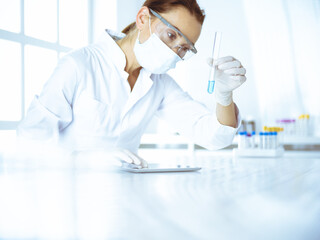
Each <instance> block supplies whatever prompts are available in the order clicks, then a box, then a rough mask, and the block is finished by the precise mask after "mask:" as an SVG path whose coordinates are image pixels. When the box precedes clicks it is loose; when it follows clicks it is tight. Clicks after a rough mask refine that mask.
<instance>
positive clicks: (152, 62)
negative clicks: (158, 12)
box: [133, 19, 181, 74]
mask: <svg viewBox="0 0 320 240" xmlns="http://www.w3.org/2000/svg"><path fill="white" fill-rule="evenodd" d="M149 29H150V34H151V28H150V19H149ZM139 36H140V31H139V33H138V37H137V40H136V43H135V45H134V48H133V51H134V53H135V55H136V58H137V61H138V63H139V64H140V66H141V67H143V68H144V69H146V70H147V71H148V72H150V73H155V74H161V73H166V72H167V71H168V70H170V69H172V68H175V67H176V64H177V62H179V61H180V60H181V58H180V57H179V56H178V55H177V54H176V53H175V52H174V51H172V50H171V49H170V48H169V47H168V46H167V45H166V44H165V43H164V42H162V41H161V39H160V38H159V37H158V36H157V35H156V34H154V33H153V34H151V36H150V37H149V38H148V40H147V41H145V42H144V43H140V41H139Z"/></svg>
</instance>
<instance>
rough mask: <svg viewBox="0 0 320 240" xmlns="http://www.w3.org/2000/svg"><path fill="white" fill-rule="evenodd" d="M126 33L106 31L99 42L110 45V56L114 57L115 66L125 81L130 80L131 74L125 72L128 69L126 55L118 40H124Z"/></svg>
mask: <svg viewBox="0 0 320 240" xmlns="http://www.w3.org/2000/svg"><path fill="white" fill-rule="evenodd" d="M125 36H126V35H125V34H124V33H118V32H115V31H112V30H109V29H106V30H105V31H104V32H103V34H102V35H101V36H100V38H99V39H98V42H104V43H105V42H107V43H108V55H109V54H110V56H112V61H113V62H114V66H115V67H116V68H117V69H118V71H119V73H120V74H121V76H122V77H123V78H124V79H128V76H129V74H128V73H127V72H126V71H125V70H124V68H125V67H126V63H127V60H126V55H125V54H124V52H123V51H122V49H121V48H120V47H119V46H118V44H117V43H116V41H117V40H120V39H121V38H124V37H125Z"/></svg>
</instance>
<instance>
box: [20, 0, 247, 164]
mask: <svg viewBox="0 0 320 240" xmlns="http://www.w3.org/2000/svg"><path fill="white" fill-rule="evenodd" d="M204 17H205V16H204V12H203V11H202V10H201V9H200V8H199V6H198V4H197V2H196V0H183V1H182V0H179V1H178V0H168V1H157V0H147V1H146V2H145V3H144V5H143V7H142V8H141V9H140V10H139V12H138V13H137V16H136V21H135V22H134V23H132V24H131V25H129V26H128V27H127V28H125V29H124V30H123V33H115V32H112V31H108V30H106V31H105V33H104V35H103V36H102V37H101V39H100V40H99V41H98V42H96V43H95V44H92V45H89V46H87V47H84V48H81V49H79V50H76V51H73V52H71V53H69V54H67V55H66V56H65V57H63V58H62V59H61V60H60V62H59V64H58V66H57V67H56V69H55V71H54V72H53V74H52V76H51V78H50V79H49V80H48V81H47V83H46V84H45V86H44V88H43V90H42V92H41V94H40V95H39V96H35V98H34V100H33V101H32V103H31V105H30V107H29V110H28V113H27V115H26V117H25V119H24V120H23V121H22V122H21V123H20V125H19V126H18V131H17V132H18V136H21V137H23V138H27V139H38V140H41V141H43V140H50V141H52V140H54V141H57V142H59V143H61V145H62V146H64V147H68V148H71V149H72V150H83V149H105V150H110V151H111V152H112V151H113V152H117V153H118V156H120V158H121V160H124V161H127V162H129V163H132V164H135V165H138V166H139V167H146V166H147V163H146V161H144V160H143V159H141V158H140V157H138V156H137V155H136V154H135V153H136V152H137V150H138V147H139V144H140V138H141V136H142V134H143V132H144V130H145V128H146V126H147V125H148V123H149V121H150V120H151V119H152V117H153V116H154V115H156V116H158V117H159V118H160V119H164V120H165V121H167V122H168V123H169V124H170V125H171V126H172V127H174V129H176V131H177V132H179V133H181V134H182V135H185V136H187V137H189V138H190V139H192V140H193V141H194V142H195V143H197V144H199V145H201V146H203V147H205V148H208V149H219V148H223V147H226V146H228V145H229V144H231V142H232V140H233V138H234V135H235V134H236V131H237V128H238V127H239V122H240V119H239V114H238V109H237V107H236V105H235V104H234V103H233V100H232V91H233V90H234V89H236V88H237V87H239V86H240V85H241V84H242V83H243V82H244V81H245V80H246V77H245V69H244V68H243V67H242V65H241V63H240V62H239V61H238V60H236V59H235V58H233V57H223V58H220V59H217V60H216V61H214V62H213V61H212V59H211V60H210V61H209V64H210V65H211V66H213V67H215V68H216V69H217V73H216V86H215V97H216V101H217V107H216V113H212V112H210V111H209V110H208V109H207V108H206V107H205V106H204V105H203V104H201V103H199V102H196V101H194V100H193V99H192V98H191V97H190V96H189V95H188V94H187V93H185V92H183V91H182V89H181V88H180V87H179V86H178V85H177V83H176V82H175V81H174V80H173V79H172V78H171V77H170V76H169V75H167V74H166V72H167V71H168V70H169V69H172V68H174V67H175V66H176V63H177V62H178V61H181V60H186V59H187V58H189V57H191V56H192V55H194V54H195V53H196V52H197V50H196V48H195V46H194V44H195V42H196V41H197V39H198V38H199V35H200V32H201V27H202V24H203V21H204ZM199 91H204V90H203V89H199ZM114 149H118V150H117V151H114ZM119 149H122V150H119ZM119 153H121V154H120V155H119Z"/></svg>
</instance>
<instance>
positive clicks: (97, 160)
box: [71, 148, 148, 168]
mask: <svg viewBox="0 0 320 240" xmlns="http://www.w3.org/2000/svg"><path fill="white" fill-rule="evenodd" d="M71 156H72V158H73V159H75V160H76V163H77V164H80V166H81V164H82V165H84V166H91V167H92V166H96V167H99V168H103V167H106V168H108V167H113V166H114V165H118V164H117V163H121V164H122V166H125V167H131V168H147V167H148V163H147V161H146V160H144V159H142V158H141V157H139V156H138V155H136V154H134V153H133V152H131V151H129V150H127V149H122V148H118V149H90V150H89V149H87V150H82V151H74V152H73V153H72V154H71Z"/></svg>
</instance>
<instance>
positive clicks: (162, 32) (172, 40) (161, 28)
mask: <svg viewBox="0 0 320 240" xmlns="http://www.w3.org/2000/svg"><path fill="white" fill-rule="evenodd" d="M149 10H150V11H151V13H152V14H153V15H154V16H155V17H157V18H159V19H160V21H161V23H160V24H157V25H156V26H155V30H156V34H157V35H158V37H159V38H160V39H161V40H162V42H164V43H165V44H166V45H167V46H168V47H169V48H171V49H172V50H173V51H175V52H176V53H177V54H178V55H179V57H180V58H181V59H182V60H186V59H189V58H190V57H192V56H193V55H195V54H196V53H197V49H196V48H195V46H194V44H193V43H192V42H191V41H190V40H189V39H188V38H187V37H186V36H185V35H184V34H183V33H182V32H180V31H179V30H178V29H177V28H176V27H174V26H173V25H171V24H170V23H169V22H168V21H167V20H165V19H164V18H163V17H162V16H160V15H159V14H158V13H157V12H155V11H153V10H152V9H150V8H149ZM182 38H184V39H185V41H186V43H183V44H182V45H181V44H180V43H181V42H182V41H183V40H182Z"/></svg>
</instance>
